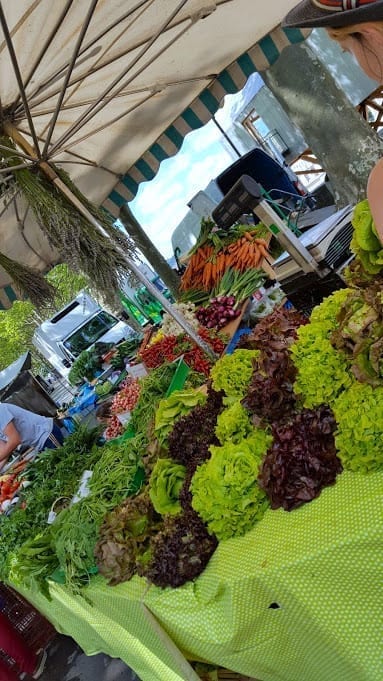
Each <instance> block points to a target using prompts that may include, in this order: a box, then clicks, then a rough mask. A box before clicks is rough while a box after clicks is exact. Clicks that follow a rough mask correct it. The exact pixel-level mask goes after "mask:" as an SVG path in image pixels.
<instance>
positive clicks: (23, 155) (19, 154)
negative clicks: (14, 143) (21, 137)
mask: <svg viewBox="0 0 383 681" xmlns="http://www.w3.org/2000/svg"><path fill="white" fill-rule="evenodd" d="M0 150H3V151H10V147H7V146H5V144H0ZM11 151H12V153H14V154H15V156H20V158H25V159H26V160H27V161H36V159H35V158H33V156H28V154H25V153H24V152H22V151H19V150H18V149H11Z"/></svg>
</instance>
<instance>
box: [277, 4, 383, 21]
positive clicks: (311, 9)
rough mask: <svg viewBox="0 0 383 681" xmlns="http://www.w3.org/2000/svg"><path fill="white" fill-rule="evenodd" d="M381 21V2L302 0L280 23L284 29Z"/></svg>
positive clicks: (382, 8) (382, 13) (382, 6)
mask: <svg viewBox="0 0 383 681" xmlns="http://www.w3.org/2000/svg"><path fill="white" fill-rule="evenodd" d="M381 20H383V0H303V2H300V3H299V5H297V6H296V7H294V9H292V10H291V11H290V12H289V13H288V14H287V16H286V17H285V18H284V20H283V21H282V26H283V27H284V28H292V27H297V28H314V27H316V26H331V27H332V28H339V27H340V26H350V25H351V24H359V23H362V22H366V21H381Z"/></svg>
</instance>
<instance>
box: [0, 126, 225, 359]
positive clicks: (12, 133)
mask: <svg viewBox="0 0 383 681" xmlns="http://www.w3.org/2000/svg"><path fill="white" fill-rule="evenodd" d="M3 129H4V132H5V133H6V134H7V135H9V137H11V138H12V139H13V141H14V142H15V144H17V145H18V146H20V147H21V148H22V149H23V150H24V151H25V153H27V154H30V155H31V156H32V155H35V152H34V150H33V148H32V146H31V145H30V144H29V142H28V141H27V140H26V139H25V138H24V137H23V135H21V134H20V132H19V131H18V130H16V128H14V127H13V125H12V124H11V123H8V122H5V123H4V125H3ZM36 161H37V163H38V165H39V168H40V169H41V170H42V172H43V173H44V174H45V175H46V177H48V179H49V180H50V181H51V182H52V183H53V184H54V185H55V187H56V188H57V189H58V190H59V191H60V192H61V193H62V194H63V195H64V196H65V197H66V198H67V199H68V201H70V203H71V204H72V205H73V206H74V207H75V208H77V210H78V211H79V212H80V213H81V214H82V215H83V216H84V217H85V218H86V219H87V220H88V221H89V222H90V223H91V224H92V225H93V226H94V227H96V229H97V230H98V231H99V232H100V233H101V234H102V235H103V236H104V237H105V238H107V239H109V238H110V236H109V234H108V232H107V231H106V230H105V229H104V227H103V226H102V225H100V223H99V222H98V220H96V218H95V217H94V216H93V215H92V213H90V211H89V210H88V209H87V208H86V207H85V206H84V205H83V204H82V203H81V201H80V200H79V199H78V198H77V196H75V195H74V194H73V192H71V190H70V189H69V188H68V187H67V186H66V184H65V182H63V181H62V180H61V178H60V177H58V175H57V174H56V173H55V171H54V169H53V168H52V167H51V166H50V165H49V163H47V162H46V161H39V159H38V158H36ZM116 248H117V249H118V250H119V252H120V253H121V255H123V257H124V259H125V262H126V264H127V265H128V267H129V269H130V270H131V271H132V272H133V274H134V275H135V276H136V277H137V279H138V280H139V281H141V283H142V284H144V286H146V288H147V289H148V291H149V292H150V293H151V294H152V295H153V296H154V297H155V298H156V299H157V300H158V302H159V303H161V305H162V307H163V308H164V309H165V310H166V312H168V313H169V315H170V316H171V317H173V319H174V320H175V321H176V322H177V324H179V325H180V327H181V328H182V329H183V330H184V331H185V333H186V334H187V335H188V336H190V338H191V339H192V340H193V341H194V342H195V343H196V344H197V345H198V347H200V348H201V350H203V352H205V354H206V355H208V356H209V357H210V358H211V359H213V360H216V359H217V355H216V354H215V352H214V351H213V350H212V348H211V347H210V345H209V344H208V343H206V342H205V341H204V340H203V339H202V338H201V337H200V336H199V335H198V333H197V332H196V331H195V329H194V328H193V327H192V326H191V324H189V323H188V322H187V320H186V319H185V317H184V316H183V314H181V313H180V312H178V310H176V309H175V308H174V307H173V305H172V304H171V303H170V302H169V300H168V299H167V298H165V296H164V295H163V294H162V293H161V292H160V291H159V290H158V289H157V288H156V286H154V284H152V282H151V281H149V279H147V278H146V277H145V275H144V274H143V273H142V272H141V270H140V269H139V267H138V265H137V264H136V263H135V262H134V260H133V259H132V258H129V257H128V256H127V255H126V253H125V252H124V250H123V249H122V248H121V246H119V245H118V244H116Z"/></svg>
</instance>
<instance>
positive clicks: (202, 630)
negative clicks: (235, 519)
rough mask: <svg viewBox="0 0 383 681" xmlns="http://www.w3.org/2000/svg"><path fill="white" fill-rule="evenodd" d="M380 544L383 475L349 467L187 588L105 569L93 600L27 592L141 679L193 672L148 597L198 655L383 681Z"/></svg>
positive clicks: (167, 679)
mask: <svg viewBox="0 0 383 681" xmlns="http://www.w3.org/2000/svg"><path fill="white" fill-rule="evenodd" d="M382 544H383V474H381V473H376V474H372V475H366V476H363V475H359V474H352V473H343V474H342V475H341V476H339V478H338V481H337V484H336V485H335V486H334V487H331V488H328V489H326V490H324V491H323V492H322V494H321V496H320V497H319V498H318V499H316V500H315V501H313V502H312V503H310V504H306V505H305V506H303V507H302V508H300V509H298V510H296V511H292V512H291V513H287V512H285V511H282V510H279V511H268V512H267V514H266V516H265V518H264V519H263V520H262V522H260V523H259V524H258V525H257V527H255V528H254V530H253V531H252V532H249V533H248V534H247V535H246V536H245V537H242V538H240V539H232V540H229V541H227V542H223V543H221V544H220V546H219V548H218V550H217V551H216V553H215V555H214V556H213V558H212V560H211V561H210V563H209V565H208V567H207V569H206V571H205V572H204V574H203V575H201V577H199V579H198V580H197V581H196V582H195V583H193V584H186V585H185V586H184V587H182V588H180V589H176V590H172V589H166V590H160V589H157V588H155V587H150V588H149V589H148V587H147V585H146V583H145V581H144V580H142V579H139V578H134V579H133V580H132V581H131V582H128V583H126V584H121V585H119V586H117V587H108V586H107V585H106V584H105V582H104V580H103V579H102V578H101V577H96V578H94V579H93V580H92V583H91V585H90V586H89V587H88V588H87V590H86V594H87V597H88V599H89V600H90V601H91V602H92V605H90V603H89V602H86V601H85V600H84V599H82V598H79V597H74V596H71V595H70V594H68V593H67V592H66V590H65V588H64V587H61V586H59V585H53V586H52V596H53V600H52V601H51V602H47V601H46V600H45V599H44V598H43V597H41V596H39V595H36V594H30V593H26V592H24V594H25V595H26V596H27V598H29V600H31V601H32V602H33V603H34V604H35V605H37V606H38V607H39V609H40V610H41V611H42V612H43V613H44V614H45V615H46V616H47V617H48V618H49V619H51V621H52V622H53V623H54V624H55V626H56V627H57V628H58V630H59V631H62V632H63V633H66V634H70V635H71V636H72V637H73V638H74V639H75V640H76V641H77V642H78V643H79V645H80V646H81V647H82V648H83V649H84V650H85V652H86V653H87V654H93V653H97V652H100V651H103V652H106V653H108V654H109V655H112V656H115V657H120V658H121V659H123V660H124V661H125V662H126V663H127V664H128V665H129V666H130V667H132V668H133V669H134V670H135V671H136V673H137V674H138V676H139V677H140V678H141V679H142V680H143V681H181V679H182V680H183V679H185V676H184V671H182V669H181V667H180V666H179V663H178V661H177V659H176V658H175V657H174V655H172V654H171V652H170V651H169V649H168V648H167V646H166V644H165V643H164V642H163V641H162V640H161V638H160V637H159V636H158V634H157V633H156V632H155V631H154V630H153V628H152V627H151V626H150V623H149V622H148V620H147V618H146V617H145V614H144V611H143V608H142V601H143V602H144V603H145V604H146V606H147V607H148V608H149V610H150V611H151V612H152V613H153V615H154V616H155V618H156V619H157V621H158V622H159V623H160V625H161V627H163V629H164V630H165V631H166V632H167V633H168V634H169V636H170V637H171V638H172V640H173V641H174V642H175V643H176V645H177V646H178V648H179V649H180V650H181V651H182V653H183V654H184V655H185V656H186V657H187V658H188V659H192V660H202V661H207V662H211V663H213V664H217V665H221V666H222V667H226V668H227V669H231V670H233V671H237V672H241V673H242V674H244V675H248V676H252V677H255V678H258V679H260V680H261V681H382V679H383V646H382V640H383V552H382Z"/></svg>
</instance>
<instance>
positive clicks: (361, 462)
mask: <svg viewBox="0 0 383 681" xmlns="http://www.w3.org/2000/svg"><path fill="white" fill-rule="evenodd" d="M332 409H333V412H334V414H335V418H336V421H337V424H338V427H337V431H336V433H335V444H336V447H337V450H338V456H339V458H340V460H341V461H342V464H343V467H344V468H345V469H346V470H349V471H354V472H361V473H369V472H371V471H379V470H383V446H382V443H383V419H382V414H383V388H373V387H372V386H370V385H367V384H362V383H354V384H353V385H352V386H351V387H350V388H349V389H348V390H346V391H344V392H343V393H342V394H341V395H339V397H338V398H337V399H336V400H335V401H334V404H333V407H332Z"/></svg>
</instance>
